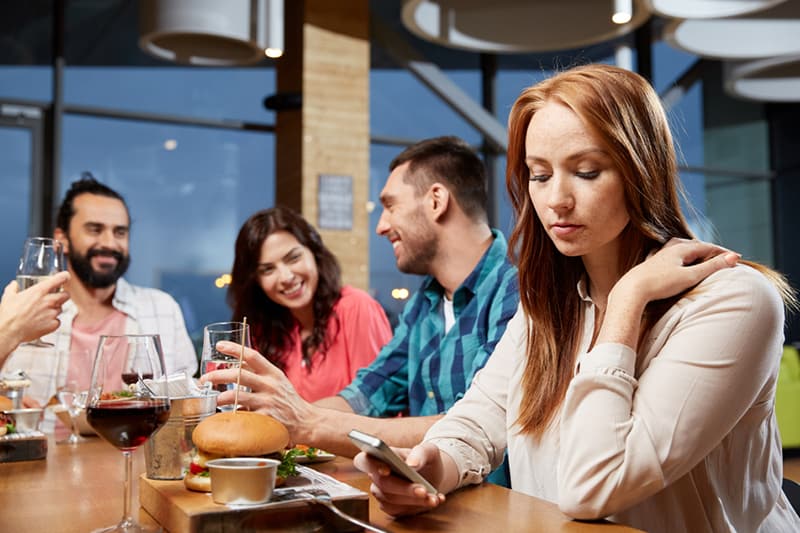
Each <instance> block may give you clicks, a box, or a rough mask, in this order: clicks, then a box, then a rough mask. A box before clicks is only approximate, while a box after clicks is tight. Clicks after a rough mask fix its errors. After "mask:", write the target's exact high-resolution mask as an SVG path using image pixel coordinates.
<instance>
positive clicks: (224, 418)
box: [183, 411, 297, 492]
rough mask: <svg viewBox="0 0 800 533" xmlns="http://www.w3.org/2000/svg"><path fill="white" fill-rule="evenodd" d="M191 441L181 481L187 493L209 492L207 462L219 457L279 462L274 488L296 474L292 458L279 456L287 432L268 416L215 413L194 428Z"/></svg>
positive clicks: (209, 478) (287, 439) (281, 454)
mask: <svg viewBox="0 0 800 533" xmlns="http://www.w3.org/2000/svg"><path fill="white" fill-rule="evenodd" d="M192 442H193V443H194V446H195V449H196V451H195V453H194V454H193V456H192V462H191V464H190V465H189V471H188V472H187V473H186V475H185V476H184V478H183V483H184V485H186V488H188V489H189V490H194V491H198V492H211V477H210V475H209V472H208V466H207V463H208V461H211V460H212V459H218V458H220V457H269V458H271V459H277V460H279V461H282V463H281V466H280V467H278V475H277V478H276V482H275V485H276V486H277V485H280V484H281V483H282V482H283V481H284V480H285V478H286V477H287V476H289V475H294V474H296V472H297V471H296V469H295V466H294V457H293V455H292V454H284V453H283V451H284V449H285V448H286V445H287V444H288V443H289V432H288V431H287V429H286V427H285V426H284V425H283V424H281V423H280V422H278V421H277V420H275V419H274V418H272V417H271V416H267V415H262V414H260V413H253V412H250V411H228V412H224V413H217V414H215V415H211V416H209V417H208V418H206V419H204V420H203V421H202V422H200V423H199V424H198V425H197V427H196V428H194V431H193V432H192ZM284 461H285V463H286V464H284Z"/></svg>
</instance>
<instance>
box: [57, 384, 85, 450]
mask: <svg viewBox="0 0 800 533" xmlns="http://www.w3.org/2000/svg"><path fill="white" fill-rule="evenodd" d="M57 394H58V401H59V404H60V405H59V406H58V410H56V416H58V419H59V420H61V423H62V424H64V425H65V426H67V427H68V428H69V430H70V432H69V437H67V438H65V439H62V440H60V441H58V442H56V444H80V443H81V442H86V439H84V438H83V437H81V433H80V431H79V429H78V422H77V419H78V417H79V416H80V414H81V412H82V411H83V410H84V409H85V408H86V397H87V395H88V392H87V391H81V390H80V389H79V388H78V384H77V383H75V382H74V381H73V382H70V383H67V384H66V385H64V386H63V387H61V388H60V389H59V390H58V393H57ZM63 415H67V416H63Z"/></svg>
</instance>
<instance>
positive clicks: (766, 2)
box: [650, 0, 786, 19]
mask: <svg viewBox="0 0 800 533" xmlns="http://www.w3.org/2000/svg"><path fill="white" fill-rule="evenodd" d="M785 1H786V0H650V3H651V4H652V7H653V11H655V12H656V13H658V14H659V15H662V16H665V17H674V18H684V19H694V18H724V17H735V16H739V15H746V14H748V13H755V12H756V11H762V10H764V9H768V8H770V7H773V6H775V5H777V4H780V3H782V2H785Z"/></svg>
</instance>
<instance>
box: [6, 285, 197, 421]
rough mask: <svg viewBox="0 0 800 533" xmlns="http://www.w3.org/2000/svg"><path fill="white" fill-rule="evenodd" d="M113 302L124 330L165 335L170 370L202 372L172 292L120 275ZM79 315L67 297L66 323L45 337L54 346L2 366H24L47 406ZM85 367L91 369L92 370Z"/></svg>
mask: <svg viewBox="0 0 800 533" xmlns="http://www.w3.org/2000/svg"><path fill="white" fill-rule="evenodd" d="M111 305H113V306H114V308H115V309H117V310H118V311H121V312H122V313H125V315H127V320H126V321H125V333H158V334H159V335H160V336H161V346H162V347H163V349H164V362H165V363H166V366H167V372H168V373H173V372H176V371H178V370H181V369H184V368H185V369H187V370H188V371H189V372H191V373H192V374H194V372H195V371H196V370H197V354H196V352H195V349H194V345H193V344H192V341H191V339H190V338H189V334H188V333H187V332H186V325H185V324H184V322H183V314H182V313H181V308H180V307H179V306H178V303H177V302H176V301H175V300H174V299H173V298H172V296H170V295H169V294H167V293H166V292H163V291H160V290H158V289H149V288H144V287H137V286H135V285H131V284H130V283H128V282H126V281H125V280H124V279H122V278H120V279H119V280H117V286H116V290H115V291H114V298H113V299H112V301H111ZM77 314H78V308H77V307H76V306H75V304H74V303H73V302H72V300H68V301H67V303H65V304H64V307H63V308H62V310H61V314H60V315H59V317H58V319H59V320H60V321H61V325H60V326H59V328H58V329H57V330H56V331H54V332H53V333H50V334H49V335H46V336H44V337H43V340H45V341H47V342H50V343H52V344H54V345H55V348H53V347H36V346H20V347H19V348H17V349H16V350H15V351H14V352H13V353H12V354H11V356H9V358H8V360H6V364H5V365H3V372H4V373H5V372H13V371H15V370H18V369H21V370H24V371H25V372H26V373H27V374H28V376H29V377H30V378H31V386H30V387H29V388H28V389H27V390H26V395H27V396H30V397H32V398H34V399H35V400H37V401H38V402H40V403H41V404H42V405H44V404H45V403H47V401H48V400H49V399H50V398H51V397H52V396H53V394H55V392H56V390H57V389H58V387H61V386H63V385H64V382H65V381H66V379H67V368H68V367H67V365H68V361H69V353H70V342H71V336H72V321H73V320H74V319H75V316H76V315H77ZM85 371H86V372H87V373H91V371H92V369H91V368H87V369H85ZM49 418H51V419H52V417H49ZM45 422H49V420H47V419H46V420H45ZM42 426H43V427H42V429H43V430H46V429H45V428H49V427H52V426H51V424H42Z"/></svg>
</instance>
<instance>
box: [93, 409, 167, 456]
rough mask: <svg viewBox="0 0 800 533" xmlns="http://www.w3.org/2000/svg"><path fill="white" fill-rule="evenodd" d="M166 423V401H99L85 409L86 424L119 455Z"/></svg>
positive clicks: (140, 443)
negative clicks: (113, 447) (118, 452)
mask: <svg viewBox="0 0 800 533" xmlns="http://www.w3.org/2000/svg"><path fill="white" fill-rule="evenodd" d="M168 419H169V401H167V400H164V399H159V398H154V399H132V400H101V401H99V402H97V403H95V404H94V405H90V406H89V407H87V409H86V420H87V421H88V422H89V424H91V426H92V427H93V428H94V429H95V431H97V433H98V434H100V436H101V437H103V438H104V439H105V440H107V441H108V442H110V443H111V444H113V445H114V446H116V447H117V448H119V449H120V450H122V451H131V450H135V449H136V448H138V447H139V446H141V445H142V444H144V442H145V441H146V440H147V439H148V438H149V437H150V435H152V434H153V433H155V431H156V430H157V429H158V428H160V427H161V426H163V425H164V424H166V423H167V420H168Z"/></svg>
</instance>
